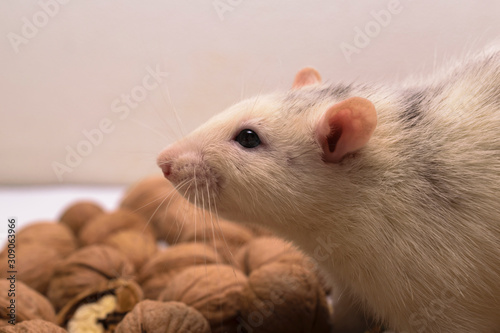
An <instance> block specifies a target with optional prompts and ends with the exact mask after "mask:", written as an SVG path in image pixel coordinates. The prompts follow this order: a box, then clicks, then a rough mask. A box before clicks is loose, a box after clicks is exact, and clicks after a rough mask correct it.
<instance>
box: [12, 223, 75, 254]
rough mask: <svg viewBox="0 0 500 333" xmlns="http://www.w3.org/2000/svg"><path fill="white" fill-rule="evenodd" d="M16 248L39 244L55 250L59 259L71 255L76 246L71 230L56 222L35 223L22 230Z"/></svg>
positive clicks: (17, 238)
mask: <svg viewBox="0 0 500 333" xmlns="http://www.w3.org/2000/svg"><path fill="white" fill-rule="evenodd" d="M16 242H17V244H18V245H17V248H19V247H23V246H26V245H30V244H33V243H34V244H40V245H43V246H45V247H48V248H53V249H55V250H56V251H57V252H58V253H59V255H60V256H61V257H66V256H68V255H69V254H71V253H73V252H74V251H75V250H76V248H77V247H78V246H77V241H76V237H75V236H74V235H73V232H72V231H71V229H70V228H69V227H68V226H66V225H63V224H60V223H57V222H49V221H42V222H36V223H33V224H30V225H28V226H27V227H25V228H22V229H21V230H19V232H18V233H17V237H16Z"/></svg>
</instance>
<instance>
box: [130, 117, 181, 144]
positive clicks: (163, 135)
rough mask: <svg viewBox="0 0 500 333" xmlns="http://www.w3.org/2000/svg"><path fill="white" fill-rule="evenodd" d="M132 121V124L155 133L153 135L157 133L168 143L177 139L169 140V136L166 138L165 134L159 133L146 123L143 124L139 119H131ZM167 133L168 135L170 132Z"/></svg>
mask: <svg viewBox="0 0 500 333" xmlns="http://www.w3.org/2000/svg"><path fill="white" fill-rule="evenodd" d="M130 120H131V121H132V122H134V123H136V124H138V125H140V126H142V127H144V128H146V129H148V130H150V131H151V132H153V133H155V134H157V135H159V136H160V137H162V138H163V139H165V140H167V141H171V140H172V139H175V138H169V137H167V136H166V135H165V134H163V133H162V132H160V131H158V130H157V129H154V128H153V127H151V126H149V125H147V124H145V123H143V122H141V121H139V120H137V119H134V118H130ZM167 133H168V132H167Z"/></svg>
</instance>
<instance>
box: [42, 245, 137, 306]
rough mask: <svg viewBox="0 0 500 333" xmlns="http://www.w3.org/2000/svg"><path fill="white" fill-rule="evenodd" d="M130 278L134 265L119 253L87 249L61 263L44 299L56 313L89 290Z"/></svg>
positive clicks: (100, 248) (108, 249)
mask: <svg viewBox="0 0 500 333" xmlns="http://www.w3.org/2000/svg"><path fill="white" fill-rule="evenodd" d="M133 274H134V268H133V265H132V264H131V263H130V261H129V260H128V259H127V258H126V257H125V256H124V255H123V254H122V253H121V252H119V251H118V250H116V249H114V248H111V247H109V246H104V245H92V246H87V247H84V248H82V249H80V250H78V251H76V252H75V253H73V254H72V255H70V256H69V257H68V258H66V259H65V260H64V261H62V262H60V264H59V265H58V266H57V269H56V270H55V272H54V275H53V277H52V279H51V281H50V285H49V288H48V290H47V297H48V298H49V299H50V301H51V302H52V304H53V305H54V307H55V309H56V311H58V310H59V309H61V308H62V307H63V306H64V305H65V304H66V303H68V302H69V301H70V300H71V299H72V298H74V297H75V296H76V295H78V294H80V293H81V292H84V291H85V290H86V289H90V288H92V286H95V285H98V284H100V283H105V282H107V281H108V280H113V279H118V278H124V279H128V278H130V277H132V276H133Z"/></svg>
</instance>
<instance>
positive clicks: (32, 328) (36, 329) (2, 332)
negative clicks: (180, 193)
mask: <svg viewBox="0 0 500 333" xmlns="http://www.w3.org/2000/svg"><path fill="white" fill-rule="evenodd" d="M0 333H68V331H66V330H65V329H64V328H62V327H59V326H57V325H56V324H54V323H52V322H50V321H45V320H43V319H32V320H26V321H23V322H21V323H19V324H16V325H10V324H9V325H7V326H3V327H0Z"/></svg>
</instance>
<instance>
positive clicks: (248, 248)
mask: <svg viewBox="0 0 500 333" xmlns="http://www.w3.org/2000/svg"><path fill="white" fill-rule="evenodd" d="M305 260H306V258H305V256H304V255H303V254H302V253H301V252H300V251H299V250H297V249H296V248H295V247H294V246H293V245H292V244H290V243H289V242H286V241H284V240H283V239H280V238H277V237H258V238H254V239H252V240H251V241H249V242H248V243H246V244H245V245H244V246H243V247H241V248H240V249H239V250H238V252H237V253H236V255H235V261H236V266H237V267H239V268H240V269H241V270H242V271H243V272H245V274H250V273H251V272H252V271H254V270H255V269H258V268H259V267H261V266H264V265H266V264H269V263H272V262H285V263H298V264H301V263H303V262H304V261H305Z"/></svg>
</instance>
